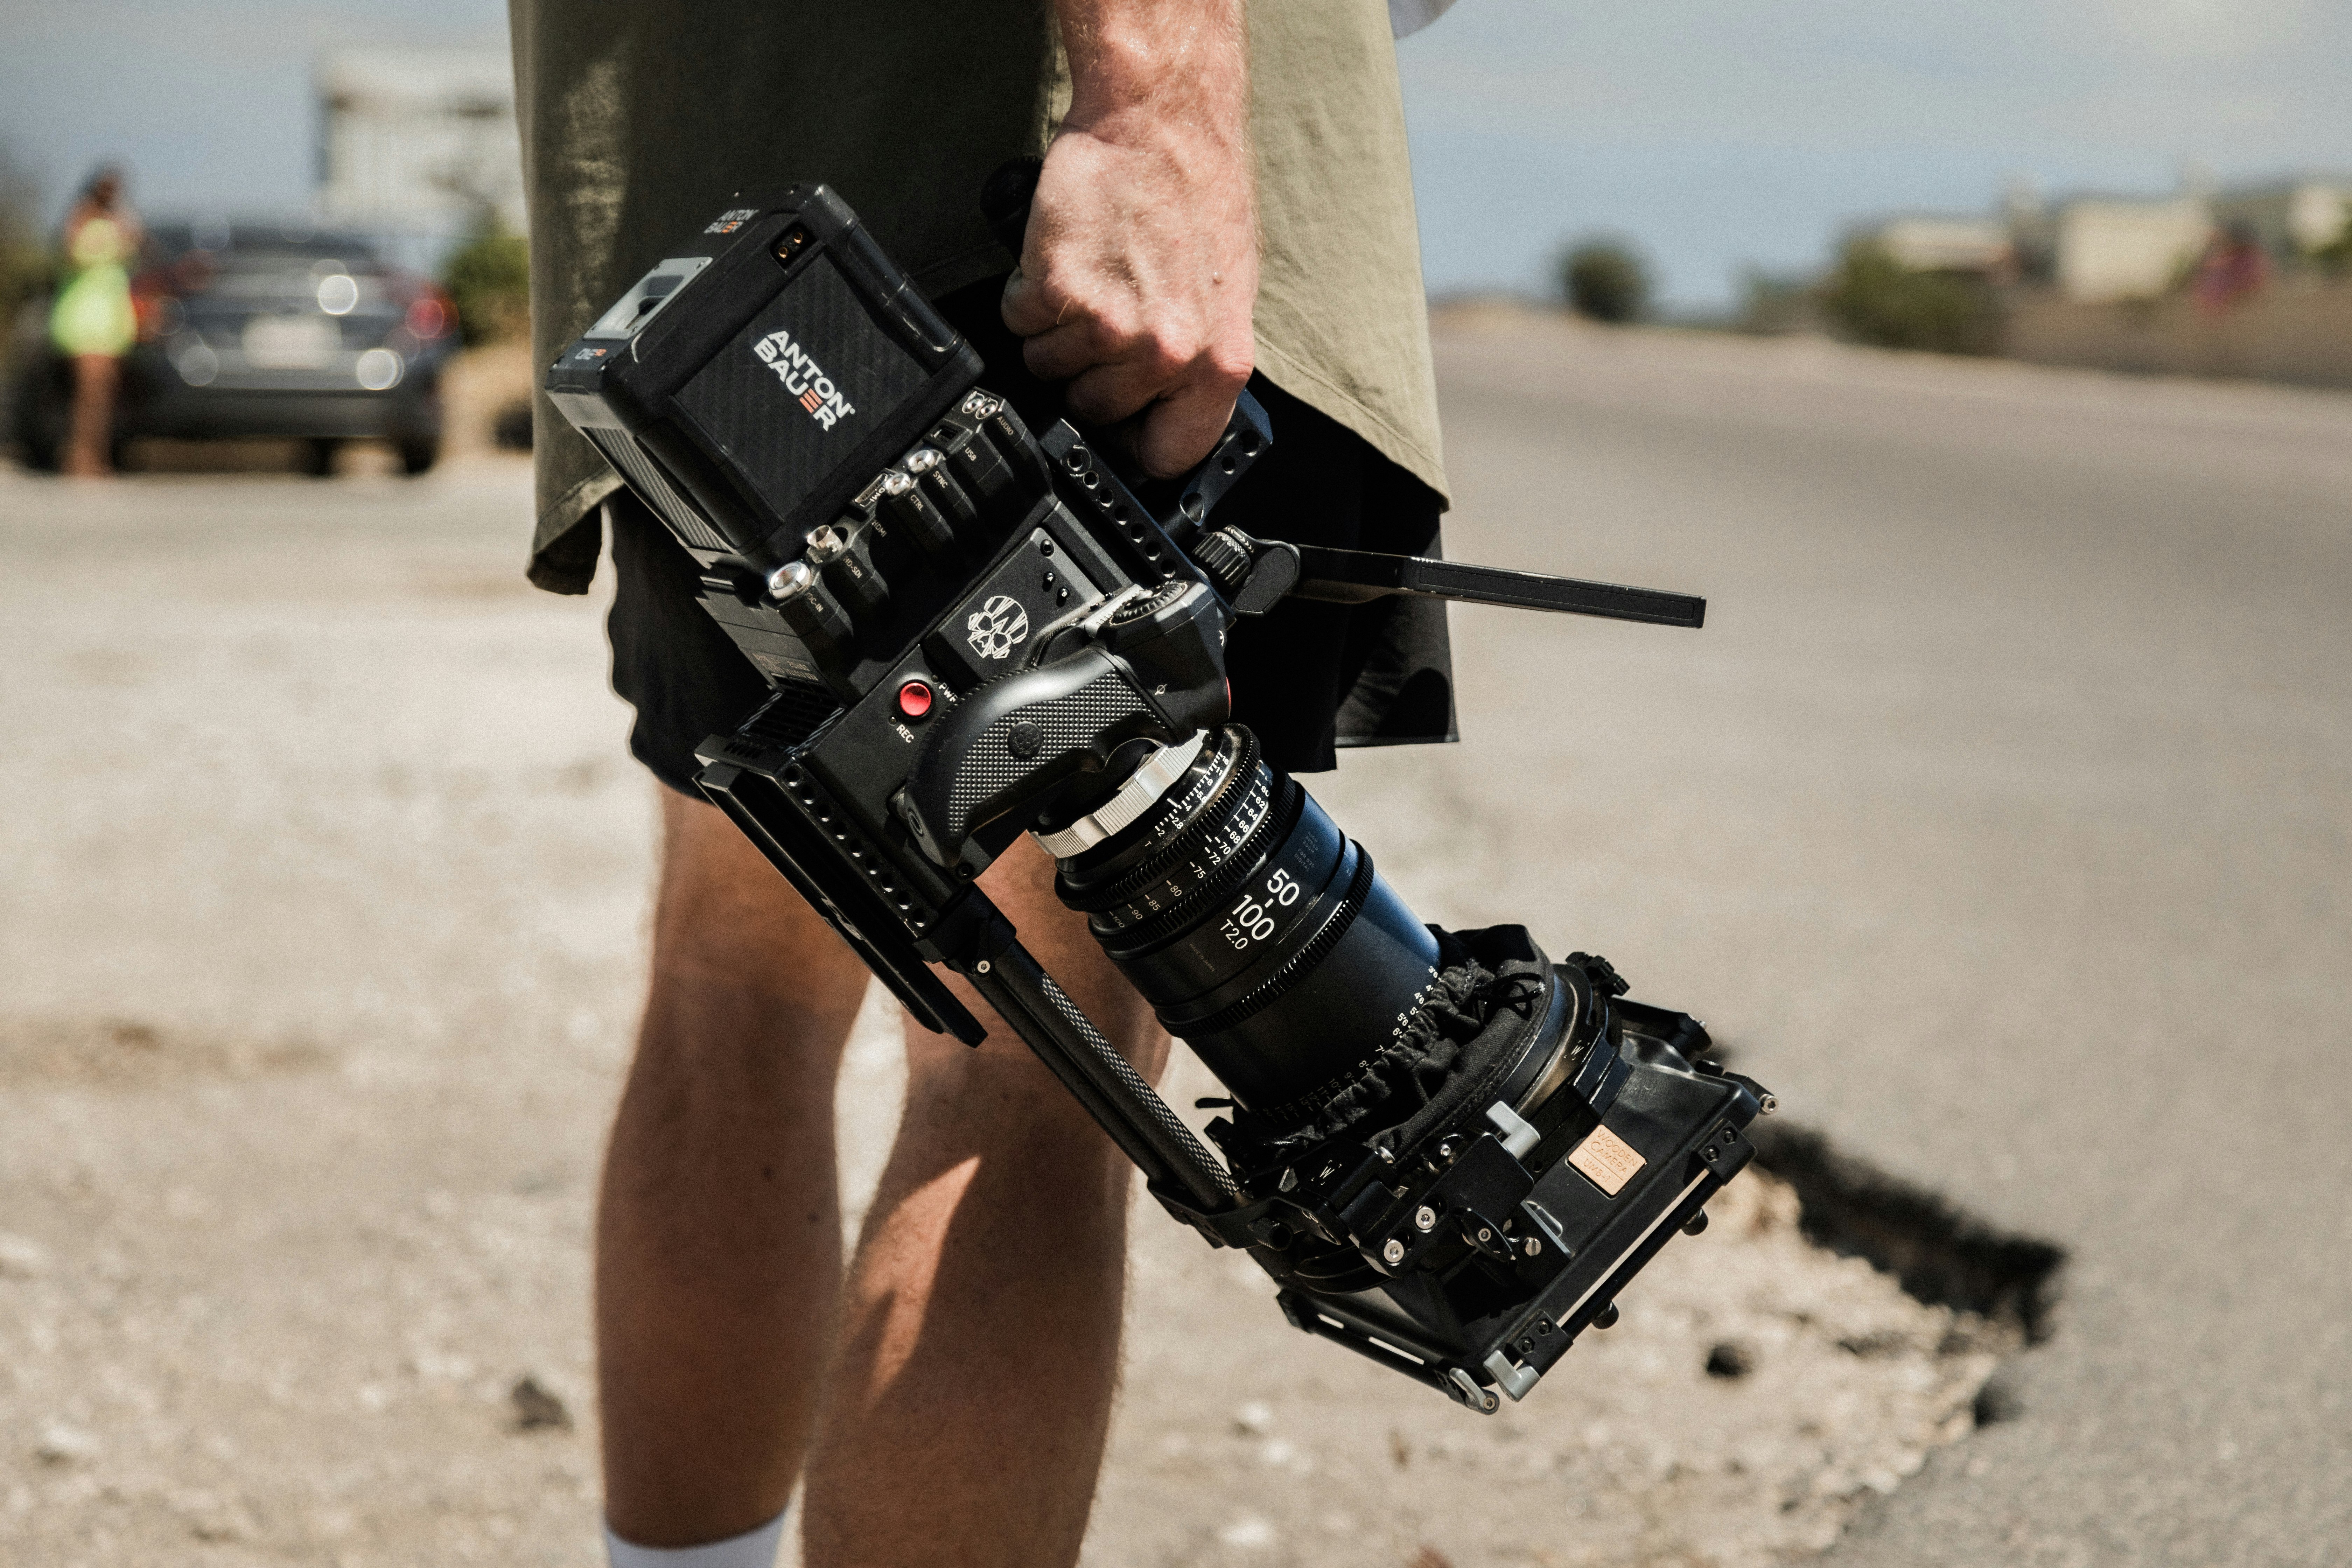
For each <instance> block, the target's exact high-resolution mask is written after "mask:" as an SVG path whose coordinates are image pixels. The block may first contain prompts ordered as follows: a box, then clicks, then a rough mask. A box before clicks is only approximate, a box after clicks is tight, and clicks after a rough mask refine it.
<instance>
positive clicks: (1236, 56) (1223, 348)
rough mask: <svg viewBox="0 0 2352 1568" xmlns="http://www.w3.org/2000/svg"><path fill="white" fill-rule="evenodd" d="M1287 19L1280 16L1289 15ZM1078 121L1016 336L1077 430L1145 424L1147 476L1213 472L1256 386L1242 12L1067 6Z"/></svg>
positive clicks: (1028, 274)
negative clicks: (1053, 383) (1248, 385)
mask: <svg viewBox="0 0 2352 1568" xmlns="http://www.w3.org/2000/svg"><path fill="white" fill-rule="evenodd" d="M1276 3H1279V0H1276ZM1055 15H1056V16H1057V17H1058V19H1059V21H1060V24H1061V28H1062V37H1063V45H1064V47H1065V49H1066V52H1067V53H1068V56H1069V61H1070V75H1071V83H1072V94H1071V102H1070V110H1069V113H1068V114H1067V116H1066V117H1065V119H1064V120H1063V122H1062V127H1061V131H1060V132H1059V134H1057V135H1056V136H1055V139H1054V143H1053V145H1052V146H1051V147H1050V148H1048V149H1047V151H1046V154H1045V169H1044V172H1043V173H1042V174H1041V175H1040V177H1039V180H1038V184H1037V195H1036V199H1035V203H1034V207H1033V209H1032V213H1031V216H1030V222H1029V232H1028V235H1027V237H1026V241H1025V243H1024V246H1023V247H1022V252H1021V268H1020V270H1019V271H1018V272H1017V273H1015V274H1014V276H1013V281H1012V282H1011V283H1010V284H1009V285H1008V286H1007V288H1006V290H1005V298H1004V320H1005V323H1006V324H1007V325H1008V326H1010V327H1012V329H1013V331H1016V332H1018V333H1020V334H1021V335H1022V336H1023V337H1024V338H1026V339H1028V340H1029V342H1028V346H1027V348H1026V350H1025V351H1024V352H1025V353H1026V355H1027V358H1028V362H1029V368H1030V369H1031V370H1033V371H1034V372H1035V373H1036V374H1039V375H1042V376H1045V377H1048V378H1050V379H1054V380H1062V381H1067V382H1068V383H1069V391H1068V395H1067V396H1068V406H1069V409H1070V412H1071V413H1072V414H1073V415H1075V416H1077V417H1078V418H1080V419H1083V420H1086V421H1087V422H1088V423H1091V424H1095V425H1097V426H1108V425H1113V424H1116V423H1118V422H1119V421H1122V420H1126V419H1129V418H1130V417H1131V416H1140V421H1139V424H1138V425H1137V426H1134V427H1133V428H1132V429H1131V430H1130V431H1129V433H1128V437H1129V441H1130V444H1131V446H1132V447H1133V450H1134V452H1135V455H1136V456H1137V458H1138V459H1139V461H1140V462H1141V463H1142V465H1143V467H1144V468H1145V469H1146V470H1147V471H1149V472H1151V473H1154V474H1161V475H1169V474H1175V473H1178V472H1181V471H1182V470H1183V469H1184V468H1189V467H1190V466H1191V465H1192V464H1193V463H1195V462H1197V461H1199V460H1200V458H1202V455H1203V454H1205V453H1206V452H1207V451H1208V449H1209V447H1210V446H1211V444H1212V443H1213V441H1214V440H1215V438H1216V436H1217V434H1218V432H1219V431H1220V430H1222V429H1223V426H1224V422H1225V418H1226V416H1227V415H1228V414H1230V413H1231V412H1232V409H1233V404H1234V394H1235V393H1236V392H1238V391H1239V390H1240V389H1241V386H1242V384H1243V383H1244V382H1245V381H1247V380H1248V379H1249V374H1250V368H1251V363H1252V359H1253V356H1254V348H1253V345H1252V341H1251V329H1250V316H1251V310H1252V308H1253V307H1254V306H1255V302H1256V300H1257V216H1256V199H1255V170H1254V169H1253V167H1252V163H1251V158H1250V148H1249V109H1250V94H1249V58H1248V52H1247V47H1246V44H1245V40H1244V36H1243V28H1242V11H1241V0H1055Z"/></svg>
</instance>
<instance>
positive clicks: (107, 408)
mask: <svg viewBox="0 0 2352 1568" xmlns="http://www.w3.org/2000/svg"><path fill="white" fill-rule="evenodd" d="M121 368H122V367H121V363H120V362H119V361H117V360H116V359H115V358H114V356H113V355H111V354H76V355H74V397H73V422H72V424H71V425H69V426H67V433H66V456H65V462H64V463H63V465H62V467H63V468H65V471H66V472H67V473H68V474H78V475H81V476H83V477H85V478H89V477H95V476H97V475H100V474H105V473H110V472H111V471H112V470H113V466H114V465H113V463H112V462H111V460H110V458H109V455H108V447H110V446H111V445H112V442H113V436H114V387H115V383H116V382H117V381H118V380H120V379H121Z"/></svg>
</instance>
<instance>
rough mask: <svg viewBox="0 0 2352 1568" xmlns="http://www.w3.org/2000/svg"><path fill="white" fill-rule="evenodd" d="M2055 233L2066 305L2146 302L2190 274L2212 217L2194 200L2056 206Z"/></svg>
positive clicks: (2097, 200) (2108, 200)
mask: <svg viewBox="0 0 2352 1568" xmlns="http://www.w3.org/2000/svg"><path fill="white" fill-rule="evenodd" d="M2053 228H2054V232H2053V245H2052V262H2053V267H2052V270H2053V277H2054V279H2055V280H2056V282H2057V284H2058V288H2059V289H2060V291H2061V292H2063V294H2064V295H2065V296H2066V297H2067V298H2068V299H2070V300H2087V301H2103V300H2150V299H2154V298H2156V297H2157V296H2158V295H2159V294H2162V293H2164V292H2165V291H2166V290H2168V289H2171V288H2172V287H2173V286H2174V285H2176V284H2177V283H2179V281H2180V279H2181V278H2182V277H2183V276H2184V275H2185V274H2186V273H2187V272H2188V271H2189V269H2190V268H2193V267H2195V266H2196V264H2197V258H2199V257H2200V256H2201V255H2203V254H2204V250H2205V246H2206V242H2207V240H2208V239H2209V238H2210V237H2211V236H2212V233H2213V209H2212V205H2211V204H2210V203H2209V202H2208V201H2206V200H2205V199H2204V198H2203V197H2201V196H2194V195H2182V196H2172V197H2168V198H2165V199H2162V200H2157V201H2131V200H2126V199H2120V198H2112V197H2097V196H2094V197H2084V198H2082V199H2080V200H2076V201H2071V202H2067V203H2065V204H2064V205H2062V206H2061V207H2060V208H2059V209H2058V212H2057V216H2056V218H2055V220H2054V225H2053Z"/></svg>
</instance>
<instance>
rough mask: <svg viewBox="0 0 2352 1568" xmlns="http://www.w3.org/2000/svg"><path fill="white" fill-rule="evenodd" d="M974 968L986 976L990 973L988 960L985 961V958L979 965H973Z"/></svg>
mask: <svg viewBox="0 0 2352 1568" xmlns="http://www.w3.org/2000/svg"><path fill="white" fill-rule="evenodd" d="M972 968H973V969H974V970H976V971H977V972H979V973H982V974H985V973H988V960H986V959H984V958H983V959H982V960H981V961H980V962H979V963H975V964H973V965H972Z"/></svg>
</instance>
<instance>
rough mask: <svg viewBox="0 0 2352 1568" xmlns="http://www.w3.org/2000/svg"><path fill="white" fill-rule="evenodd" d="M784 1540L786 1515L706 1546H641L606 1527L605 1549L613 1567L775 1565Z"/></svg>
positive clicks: (736, 1567)
mask: <svg viewBox="0 0 2352 1568" xmlns="http://www.w3.org/2000/svg"><path fill="white" fill-rule="evenodd" d="M783 1539H784V1516H783V1515H782V1514H781V1513H780V1514H778V1515H776V1517H775V1518H773V1519H772V1520H770V1521H768V1522H767V1523H765V1524H763V1525H761V1526H760V1527H759V1528H758V1529H757V1530H747V1531H744V1532H743V1533H742V1534H740V1535H734V1536H730V1537H729V1538H728V1539H726V1540H725V1541H713V1542H709V1544H707V1545H703V1546H639V1545H636V1544H635V1543H634V1542H627V1541H624V1540H622V1539H621V1538H620V1537H619V1536H617V1535H615V1534H614V1533H613V1527H612V1526H611V1525H609V1524H608V1525H606V1526H605V1527H604V1551H605V1553H606V1555H607V1556H609V1557H610V1558H611V1559H612V1563H613V1568H776V1548H777V1546H778V1545H780V1544H781V1543H782V1541H783Z"/></svg>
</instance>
